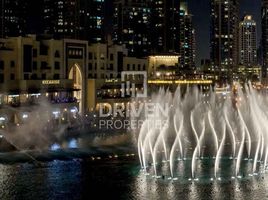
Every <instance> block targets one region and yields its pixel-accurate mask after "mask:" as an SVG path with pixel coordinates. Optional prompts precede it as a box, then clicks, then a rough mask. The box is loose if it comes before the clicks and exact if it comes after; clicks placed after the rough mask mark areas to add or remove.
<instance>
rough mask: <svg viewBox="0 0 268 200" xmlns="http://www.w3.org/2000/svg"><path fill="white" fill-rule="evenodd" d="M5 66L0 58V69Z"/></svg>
mask: <svg viewBox="0 0 268 200" xmlns="http://www.w3.org/2000/svg"><path fill="white" fill-rule="evenodd" d="M4 68H5V62H4V61H3V60H0V69H4Z"/></svg>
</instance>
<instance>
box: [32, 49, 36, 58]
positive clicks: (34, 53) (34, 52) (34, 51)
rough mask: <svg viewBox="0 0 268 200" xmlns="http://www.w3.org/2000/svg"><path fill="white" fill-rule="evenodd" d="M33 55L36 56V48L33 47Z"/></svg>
mask: <svg viewBox="0 0 268 200" xmlns="http://www.w3.org/2000/svg"><path fill="white" fill-rule="evenodd" d="M33 57H34V58H36V57H37V49H33Z"/></svg>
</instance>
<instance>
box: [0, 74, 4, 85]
mask: <svg viewBox="0 0 268 200" xmlns="http://www.w3.org/2000/svg"><path fill="white" fill-rule="evenodd" d="M0 83H4V74H0Z"/></svg>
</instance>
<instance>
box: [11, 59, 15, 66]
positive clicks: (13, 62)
mask: <svg viewBox="0 0 268 200" xmlns="http://www.w3.org/2000/svg"><path fill="white" fill-rule="evenodd" d="M10 67H12V68H13V67H15V61H14V60H11V61H10Z"/></svg>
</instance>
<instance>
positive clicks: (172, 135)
mask: <svg viewBox="0 0 268 200" xmlns="http://www.w3.org/2000/svg"><path fill="white" fill-rule="evenodd" d="M237 87H238V89H237ZM237 87H235V89H234V90H233V91H232V92H230V93H229V94H228V93H227V94H224V95H222V94H216V93H215V92H214V91H213V90H211V91H205V92H203V91H201V90H197V89H196V88H195V89H191V88H190V87H188V88H187V90H186V92H185V93H182V92H181V90H180V88H178V89H177V90H176V93H175V95H174V97H173V99H172V98H171V95H170V92H169V91H168V90H167V91H165V90H164V89H160V90H159V94H157V95H154V97H153V98H152V100H151V101H152V102H151V103H152V104H153V103H156V104H160V105H165V104H167V105H168V107H169V112H168V116H160V117H159V113H158V112H159V111H153V113H152V115H150V117H149V118H144V123H143V125H142V128H141V130H140V134H139V136H138V153H139V157H140V158H139V159H140V163H141V167H142V168H144V169H145V172H148V173H151V172H152V173H153V174H154V175H155V176H157V175H158V174H162V175H163V176H166V175H167V176H171V177H172V178H176V177H178V176H179V177H185V173H187V175H188V172H187V170H189V174H190V175H189V176H190V177H189V179H190V180H193V178H194V179H198V175H199V169H200V173H203V172H204V171H205V172H206V173H212V174H208V176H209V177H210V178H211V176H213V177H216V178H217V180H218V179H219V178H224V177H222V175H223V174H232V176H233V175H236V176H237V177H241V176H240V175H239V174H240V173H243V174H245V172H244V171H242V170H241V169H243V170H245V169H247V170H248V168H249V166H250V167H251V165H252V170H253V173H257V172H258V170H259V169H261V166H262V165H263V167H264V168H265V167H266V165H267V162H268V127H266V124H268V101H267V100H266V95H265V94H261V93H257V92H255V91H254V89H253V88H252V87H251V86H249V87H245V90H243V91H242V90H241V89H239V86H237ZM236 90H237V92H236ZM157 116H158V117H157ZM159 119H160V121H161V120H162V123H160V122H159V121H158V120H159ZM149 121H151V122H156V123H152V124H160V126H159V127H158V128H156V127H154V126H152V125H150V123H149ZM228 145H231V148H228ZM204 156H205V157H204ZM230 158H231V159H230ZM206 160H209V162H208V163H211V164H209V165H210V166H208V163H206ZM242 160H248V162H244V161H243V162H242ZM251 160H253V163H252V162H251ZM166 161H167V162H166ZM259 161H260V162H259ZM223 162H231V163H234V165H232V164H230V165H229V166H230V170H232V171H231V172H230V173H229V172H228V173H225V171H224V170H226V169H221V170H220V165H221V164H223ZM189 164H190V167H189ZM244 165H247V167H246V168H245V167H244ZM204 166H206V167H210V168H211V169H206V170H202V167H204ZM242 166H243V168H242ZM181 167H183V168H184V170H186V171H183V170H182V169H181ZM151 168H152V170H151ZM197 171H198V172H197ZM222 173H223V174H222ZM246 174H248V172H246ZM200 176H201V177H203V176H206V175H204V174H200ZM230 178H231V177H230ZM232 178H233V177H232Z"/></svg>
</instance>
